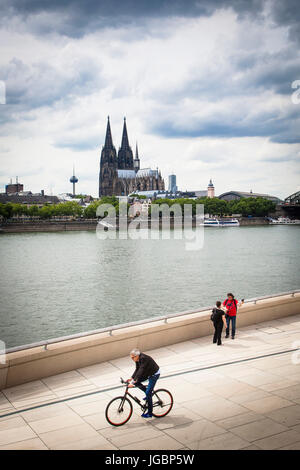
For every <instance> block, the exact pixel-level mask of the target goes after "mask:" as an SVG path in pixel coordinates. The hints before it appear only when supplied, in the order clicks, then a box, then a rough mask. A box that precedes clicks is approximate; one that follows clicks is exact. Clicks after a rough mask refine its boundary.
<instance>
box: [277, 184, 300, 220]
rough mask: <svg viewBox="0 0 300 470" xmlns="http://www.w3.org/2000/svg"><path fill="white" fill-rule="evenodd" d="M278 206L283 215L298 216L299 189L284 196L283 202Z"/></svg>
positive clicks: (299, 211)
mask: <svg viewBox="0 0 300 470" xmlns="http://www.w3.org/2000/svg"><path fill="white" fill-rule="evenodd" d="M279 206H280V209H281V210H282V211H283V212H284V215H287V216H289V217H292V218H300V191H297V192H295V193H293V194H291V195H290V196H288V197H286V198H285V200H284V202H283V204H280V205H279Z"/></svg>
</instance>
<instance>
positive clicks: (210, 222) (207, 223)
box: [200, 217, 240, 227]
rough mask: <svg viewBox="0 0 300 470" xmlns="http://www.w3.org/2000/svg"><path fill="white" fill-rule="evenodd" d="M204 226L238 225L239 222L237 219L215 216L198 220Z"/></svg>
mask: <svg viewBox="0 0 300 470" xmlns="http://www.w3.org/2000/svg"><path fill="white" fill-rule="evenodd" d="M200 225H204V227H238V226H239V225H240V222H239V221H238V219H229V218H228V219H217V218H216V217H211V218H207V219H206V218H204V219H202V221H201V222H200Z"/></svg>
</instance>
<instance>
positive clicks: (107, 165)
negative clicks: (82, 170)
mask: <svg viewBox="0 0 300 470" xmlns="http://www.w3.org/2000/svg"><path fill="white" fill-rule="evenodd" d="M117 168H118V159H117V152H116V149H115V147H114V145H113V141H112V135H111V129H110V122H109V116H108V118H107V128H106V136H105V144H104V146H103V147H102V152H101V159H100V173H99V197H101V196H111V195H112V194H114V189H115V188H114V186H115V182H116V180H117V177H118V172H117Z"/></svg>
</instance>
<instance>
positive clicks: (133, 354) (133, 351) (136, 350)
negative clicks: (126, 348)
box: [130, 349, 141, 356]
mask: <svg viewBox="0 0 300 470" xmlns="http://www.w3.org/2000/svg"><path fill="white" fill-rule="evenodd" d="M130 354H131V355H132V356H139V355H140V354H141V351H140V350H139V349H133V350H132V351H131V352H130Z"/></svg>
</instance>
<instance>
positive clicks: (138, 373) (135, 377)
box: [127, 349, 160, 418]
mask: <svg viewBox="0 0 300 470" xmlns="http://www.w3.org/2000/svg"><path fill="white" fill-rule="evenodd" d="M130 357H131V359H132V360H133V361H134V362H135V371H134V373H133V374H132V377H130V379H128V380H127V382H130V383H129V385H128V387H129V388H131V387H138V388H140V389H141V390H143V392H145V394H146V397H145V398H146V400H147V405H148V411H147V413H143V414H142V417H143V418H152V411H153V403H152V392H153V389H154V386H155V384H156V382H157V380H158V379H159V376H160V370H159V366H158V365H157V364H156V362H155V361H154V359H152V357H150V356H148V355H147V354H144V353H142V352H140V351H139V350H138V349H133V350H132V351H131V353H130ZM147 379H149V382H148V386H147V387H146V386H145V385H143V384H142V383H141V382H144V381H145V380H147Z"/></svg>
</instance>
